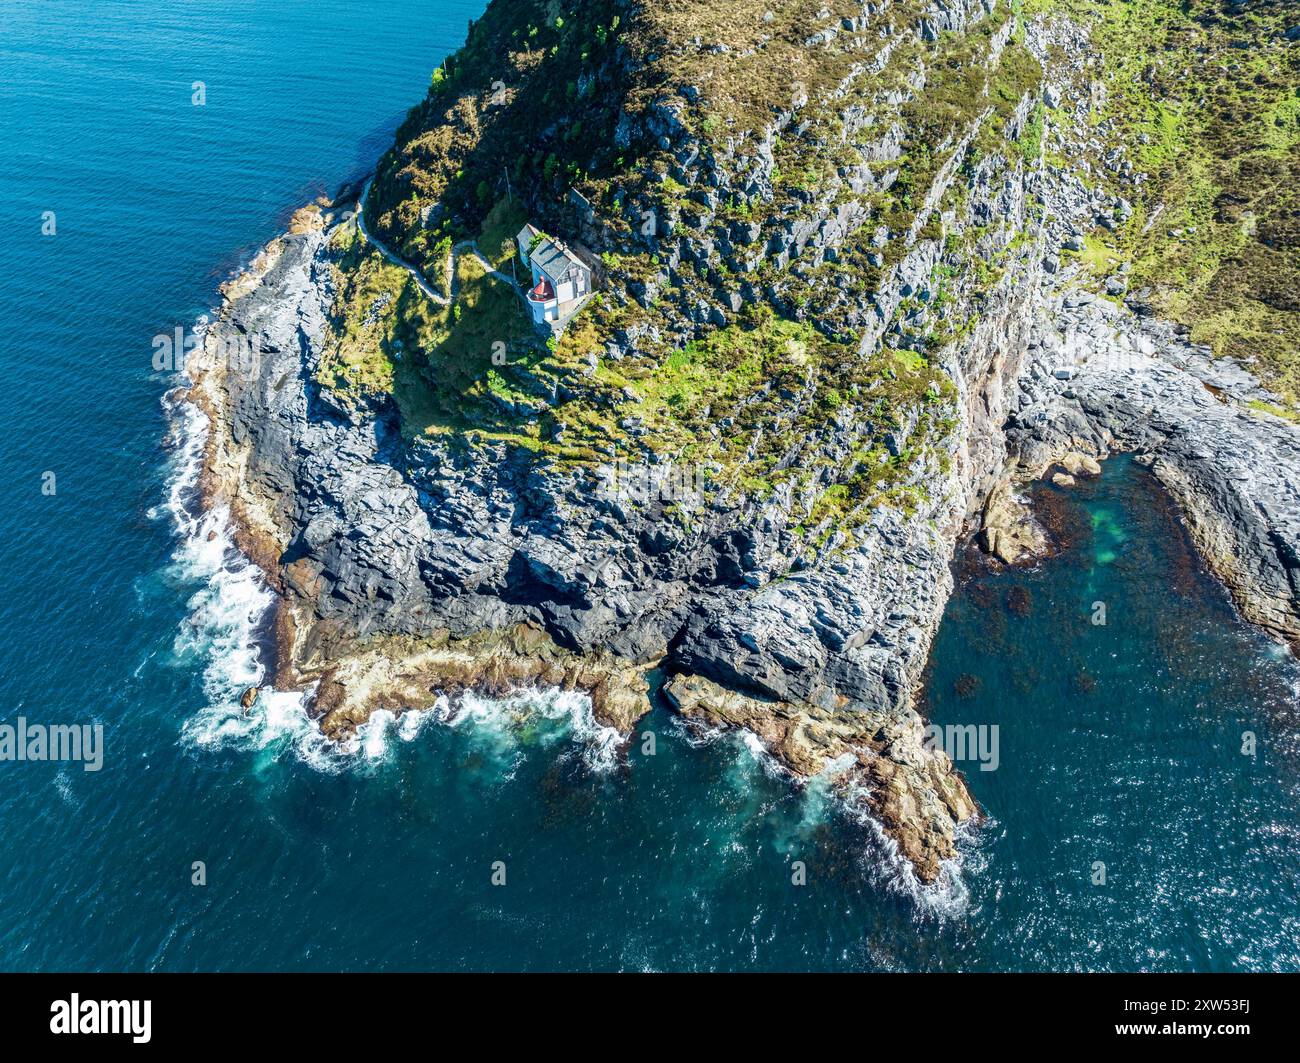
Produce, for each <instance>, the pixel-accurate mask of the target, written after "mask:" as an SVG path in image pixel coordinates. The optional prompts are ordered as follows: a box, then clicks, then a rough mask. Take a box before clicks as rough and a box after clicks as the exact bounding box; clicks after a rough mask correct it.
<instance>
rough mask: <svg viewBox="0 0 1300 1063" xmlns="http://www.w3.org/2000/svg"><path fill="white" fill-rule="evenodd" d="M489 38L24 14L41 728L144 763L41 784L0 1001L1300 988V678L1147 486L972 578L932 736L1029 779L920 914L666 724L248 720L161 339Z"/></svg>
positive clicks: (18, 772)
mask: <svg viewBox="0 0 1300 1063" xmlns="http://www.w3.org/2000/svg"><path fill="white" fill-rule="evenodd" d="M480 7H481V4H480V3H479V2H477V0H475V2H459V0H430V2H424V3H418V2H414V0H378V2H373V3H370V4H367V5H365V6H364V8H363V7H362V6H361V5H350V4H343V3H340V2H338V0H317V2H315V3H306V2H303V0H288V2H281V3H277V4H274V5H271V4H265V3H254V2H252V0H234V2H226V3H221V4H217V3H188V4H177V3H174V2H163V0H119V2H101V3H97V4H94V5H87V4H82V3H73V2H69V0H40V2H36V0H6V3H4V4H3V5H0V130H2V131H3V136H0V212H3V215H4V223H5V224H4V231H5V233H6V236H7V245H6V249H7V252H8V254H7V256H6V261H5V268H4V270H3V271H2V272H0V359H3V370H4V376H3V386H2V387H0V403H2V404H3V424H4V425H5V429H6V430H5V431H4V433H3V434H2V435H0V522H2V526H0V543H2V544H3V560H2V561H0V723H5V722H9V723H12V722H14V721H15V720H16V718H17V717H18V716H25V717H27V718H28V719H29V720H32V721H36V722H45V723H72V722H77V723H81V722H92V721H95V722H99V723H101V724H103V726H104V728H105V732H106V752H105V761H104V767H103V770H101V771H99V772H97V773H87V772H83V771H82V770H81V769H80V767H79V766H77V765H75V764H74V765H66V764H65V765H45V764H31V763H22V764H18V763H5V762H0V829H3V832H4V837H5V844H4V845H3V846H0V911H2V912H3V913H4V918H3V919H0V969H19V970H27V969H43V968H54V969H110V970H111V969H132V970H136V969H151V968H159V969H181V970H191V969H332V968H346V969H354V970H368V969H405V968H434V969H448V968H455V969H460V968H465V969H518V968H530V969H536V968H545V969H588V968H598V969H608V968H627V969H642V968H652V969H787V970H804V969H895V970H902V969H1007V968H1011V969H1018V968H1035V969H1037V968H1095V969H1107V968H1153V969H1165V968H1169V969H1186V968H1191V969H1211V968H1212V969H1222V968H1234V967H1242V968H1252V969H1254V968H1269V969H1288V970H1294V969H1298V968H1300V944H1298V941H1300V926H1298V925H1297V912H1298V911H1300V903H1298V902H1300V858H1298V857H1297V853H1300V844H1298V843H1300V793H1298V788H1300V780H1298V775H1300V753H1298V752H1297V747H1296V740H1295V735H1296V733H1297V723H1298V721H1297V711H1296V689H1297V687H1296V684H1297V682H1298V681H1300V674H1298V672H1297V669H1296V666H1295V665H1294V663H1293V662H1292V661H1291V660H1290V659H1289V658H1287V657H1285V656H1284V655H1283V654H1281V653H1279V652H1278V651H1277V650H1276V649H1275V647H1273V646H1271V645H1270V644H1269V643H1268V642H1267V641H1266V640H1264V639H1263V638H1261V637H1260V636H1259V635H1257V634H1256V633H1254V632H1252V631H1250V630H1249V629H1247V628H1246V627H1244V626H1243V625H1242V624H1240V623H1239V622H1238V621H1237V620H1236V619H1235V618H1234V616H1233V614H1232V612H1231V609H1230V607H1229V605H1228V603H1227V600H1226V597H1225V596H1224V595H1223V593H1222V592H1221V590H1219V589H1218V588H1217V587H1216V586H1215V585H1214V584H1213V583H1212V582H1211V581H1210V580H1208V579H1207V578H1206V577H1205V576H1204V574H1203V573H1202V572H1201V571H1200V570H1199V568H1198V567H1197V566H1196V564H1195V562H1194V559H1193V558H1192V556H1191V555H1190V553H1189V551H1188V548H1187V544H1186V540H1185V537H1184V536H1183V535H1182V532H1181V529H1180V528H1179V527H1178V525H1177V523H1176V521H1173V520H1172V519H1171V517H1170V515H1169V513H1168V510H1167V508H1166V507H1165V506H1164V504H1163V503H1162V501H1161V497H1160V496H1159V494H1158V493H1156V492H1154V490H1153V489H1152V487H1151V485H1150V483H1149V482H1148V480H1147V477H1146V474H1145V473H1144V472H1142V471H1141V470H1140V469H1137V468H1136V467H1134V466H1132V465H1131V464H1129V463H1127V462H1123V461H1119V462H1113V463H1110V465H1109V467H1108V469H1107V475H1106V477H1105V478H1104V480H1103V481H1101V482H1100V483H1097V484H1090V485H1084V486H1083V487H1081V488H1080V490H1079V491H1078V492H1076V493H1075V494H1074V495H1072V496H1070V498H1069V499H1067V500H1065V502H1064V506H1065V509H1064V513H1065V521H1066V523H1067V524H1068V525H1071V526H1072V527H1074V536H1073V539H1074V545H1073V546H1072V548H1071V549H1070V550H1069V551H1067V552H1066V553H1065V554H1064V555H1062V556H1061V557H1059V558H1057V559H1054V560H1052V561H1050V562H1047V563H1045V564H1044V565H1043V566H1041V567H1040V568H1039V569H1038V570H1036V571H1034V572H1031V573H1016V574H1006V573H1002V574H994V573H989V572H988V571H987V570H985V569H983V568H981V567H979V566H978V565H975V566H966V567H963V569H962V571H961V589H960V591H959V593H958V596H957V597H956V598H955V599H954V602H953V605H952V607H951V609H950V613H949V616H948V617H947V618H946V619H945V623H944V626H943V629H942V630H941V632H940V635H939V639H938V643H937V646H936V651H935V662H936V663H935V665H934V670H933V671H934V674H933V684H932V692H931V697H930V703H931V708H932V711H933V712H934V714H935V718H936V719H937V720H938V721H941V722H945V723H974V724H977V725H986V726H991V725H993V724H997V725H998V727H999V735H1000V765H999V768H998V770H997V771H993V772H980V771H978V770H975V771H971V772H970V773H969V778H970V782H971V787H972V790H973V791H974V793H975V795H976V796H977V798H978V799H979V800H980V801H981V803H982V804H983V806H984V807H985V809H986V810H987V811H988V812H989V815H990V819H989V821H988V822H987V823H986V824H985V825H984V826H983V827H982V828H980V829H979V830H977V831H975V832H973V833H972V835H971V837H970V838H969V839H967V840H966V841H965V842H964V845H965V851H964V856H963V861H962V867H961V868H960V870H959V871H958V872H957V873H956V874H955V875H954V876H953V877H952V879H951V881H950V882H949V883H948V885H947V887H946V888H945V889H942V890H935V891H931V892H929V893H927V894H924V895H921V896H917V895H915V893H914V891H912V890H911V889H910V888H909V887H908V886H907V884H906V882H905V879H904V878H903V877H901V876H900V875H899V873H898V871H897V869H896V867H895V866H894V865H893V863H892V862H891V861H890V859H889V858H888V857H887V854H885V853H884V852H883V850H882V849H881V847H880V845H879V844H878V843H877V842H876V841H875V839H874V834H873V832H872V830H871V829H870V827H869V826H867V825H864V824H861V823H858V822H856V821H854V820H853V819H852V817H850V816H849V815H847V814H846V813H845V812H844V811H842V810H840V809H839V808H838V807H837V806H836V805H835V804H834V802H833V801H830V800H828V799H827V798H826V796H825V792H824V790H823V789H822V788H821V787H818V786H814V787H811V788H809V789H807V790H805V791H801V792H797V791H794V790H792V789H791V788H790V786H789V785H787V783H786V782H785V781H784V780H782V779H780V778H776V777H774V776H772V775H770V774H769V772H768V771H767V769H766V768H765V767H764V765H763V763H762V759H761V757H758V756H756V755H754V754H753V753H751V752H750V750H749V748H748V747H747V746H746V744H745V743H744V742H743V741H741V740H739V739H737V738H734V737H727V738H721V739H715V740H713V741H707V742H706V741H700V740H698V739H693V738H691V737H690V736H688V735H686V734H685V733H684V732H683V731H682V730H681V729H680V727H679V726H678V725H677V724H676V723H675V722H674V721H672V720H671V719H670V718H669V717H668V716H667V715H666V714H665V713H664V712H663V710H662V709H659V710H656V712H655V714H654V715H653V716H652V717H651V718H650V720H649V721H648V722H647V724H646V725H645V726H646V727H648V728H649V729H651V730H653V731H655V732H656V733H657V735H658V737H659V742H658V750H657V753H656V755H655V756H654V757H648V756H644V755H642V753H641V751H640V748H639V747H634V748H633V749H632V750H631V751H630V753H629V754H628V755H627V757H626V760H625V761H624V760H623V759H621V758H617V757H611V751H610V750H609V749H606V748H604V747H602V745H601V738H602V736H601V735H600V733H599V731H598V729H596V728H594V727H593V726H592V725H591V722H590V718H589V714H587V713H586V712H585V709H584V706H583V704H582V703H581V701H564V700H557V699H542V698H538V699H534V700H533V702H531V703H526V704H520V705H514V706H512V705H500V704H494V703H478V704H476V706H475V707H474V711H472V712H469V713H467V714H466V715H465V716H463V717H461V718H460V720H459V721H458V722H457V724H456V725H455V726H447V725H445V724H443V723H440V722H438V721H436V720H433V719H425V720H424V721H422V722H421V723H420V724H419V725H418V726H410V725H407V726H406V727H403V728H393V727H389V728H384V727H380V726H376V727H375V728H373V729H372V731H371V732H370V733H369V734H368V735H367V736H366V741H365V742H364V743H363V748H361V749H360V750H358V751H356V752H354V753H351V754H343V755H341V754H337V753H332V752H331V751H330V750H328V749H326V748H324V747H322V745H321V744H320V743H319V742H318V741H315V740H314V739H313V736H312V734H311V732H310V730H309V729H307V728H306V726H305V724H304V721H303V720H302V717H301V714H300V713H298V712H297V709H296V705H295V703H294V701H293V699H292V698H285V697H279V698H269V699H266V700H265V701H264V702H263V703H262V704H261V705H260V707H259V710H258V712H257V713H256V714H255V716H254V718H253V719H252V720H251V721H245V720H243V719H242V718H241V717H239V716H238V714H237V713H236V712H233V711H232V710H231V706H230V699H231V697H232V696H233V693H234V692H236V691H237V690H238V689H239V688H240V687H241V685H243V684H244V683H246V682H248V681H251V680H252V679H253V678H255V676H256V667H257V662H256V659H255V658H254V657H253V656H252V655H251V654H250V651H249V650H248V648H247V642H248V634H249V631H250V629H251V626H252V625H253V624H254V623H255V621H256V613H257V608H258V605H259V603H260V602H262V601H264V600H265V599H264V595H263V594H262V592H260V591H259V590H258V588H257V587H256V586H255V585H254V583H253V582H252V581H251V579H250V577H249V574H248V573H247V571H246V570H245V568H244V566H242V565H241V564H240V563H239V560H238V559H237V558H236V557H234V556H233V555H231V554H229V553H226V552H225V551H224V549H223V546H222V543H221V542H220V541H218V542H216V543H214V544H209V543H207V541H206V536H205V535H203V534H191V535H190V536H189V537H182V536H178V533H177V528H178V520H179V522H180V524H181V526H182V528H186V530H188V531H189V532H191V533H193V532H199V533H201V532H203V531H204V530H205V528H194V527H193V526H186V525H185V518H184V512H183V510H182V509H178V508H177V507H176V505H175V502H176V500H177V499H178V498H183V496H184V493H185V492H184V488H185V469H186V464H185V459H186V453H185V450H184V448H183V447H182V448H179V449H178V448H177V447H175V446H168V447H165V446H164V439H165V437H167V436H168V435H169V433H170V434H171V435H172V436H173V437H177V436H180V437H182V438H183V436H184V433H183V428H184V425H183V424H181V425H178V424H176V423H175V422H171V423H169V420H168V418H167V417H166V416H165V414H164V410H163V407H162V405H161V401H160V400H161V397H162V394H163V391H164V389H165V388H166V386H167V385H168V384H169V383H170V381H167V380H164V379H162V378H161V377H159V376H158V375H157V374H155V373H154V372H153V371H152V369H151V366H150V360H151V357H152V353H153V351H152V346H151V340H152V338H153V337H154V336H155V335H157V334H158V333H160V332H169V331H171V330H172V329H174V328H177V327H185V326H187V325H189V324H190V322H192V321H193V320H194V319H195V317H196V316H197V315H198V314H200V313H202V312H203V311H205V310H206V309H207V308H209V307H210V306H211V305H212V304H213V303H214V301H215V295H214V293H215V286H216V284H217V283H218V282H219V281H220V280H221V279H222V278H223V277H225V276H226V275H227V274H228V273H229V271H230V270H231V269H233V268H235V267H237V266H238V265H239V263H240V262H241V261H244V260H245V259H246V258H247V257H248V256H249V255H250V254H251V253H252V252H253V251H255V250H256V249H257V248H258V247H259V246H260V245H261V244H263V243H264V242H265V241H266V240H267V239H269V238H270V237H271V236H272V235H274V234H275V233H276V231H277V230H278V229H279V228H280V227H281V226H282V225H283V223H284V221H285V220H286V218H287V216H288V214H289V212H290V211H291V210H292V209H293V208H294V207H295V206H297V205H299V204H301V203H302V202H304V201H305V200H307V199H308V198H310V197H312V196H314V195H317V194H319V193H321V192H329V191H332V190H333V189H334V188H335V187H337V186H338V185H339V184H340V183H341V182H343V181H344V180H347V179H351V178H354V177H357V176H358V175H360V174H362V173H363V172H364V171H365V170H366V169H367V168H368V167H369V166H370V165H371V164H372V162H373V161H374V159H375V158H376V157H377V156H378V154H379V153H380V151H381V150H382V149H383V147H384V145H385V144H386V142H387V138H388V136H389V135H390V133H391V130H392V129H393V128H394V127H395V125H396V124H397V122H398V121H399V120H400V118H401V117H402V115H403V114H404V113H405V110H406V108H407V107H409V106H410V105H411V104H413V103H414V102H415V101H416V100H417V99H418V98H419V96H420V94H421V93H422V92H423V89H424V87H425V85H426V84H427V81H428V77H429V72H430V71H431V70H432V68H433V67H434V66H435V65H436V64H437V62H438V61H439V60H440V59H441V58H442V57H443V55H445V54H446V53H447V52H448V51H450V50H451V49H453V48H454V47H456V46H457V45H458V44H459V42H460V40H461V39H462V38H463V35H464V30H465V24H466V21H467V20H468V19H469V18H470V17H473V16H474V15H476V14H477V13H478V10H479V8H480ZM195 81H203V82H204V83H205V85H206V92H207V102H206V104H205V106H202V107H195V106H193V105H192V103H191V93H192V84H193V82H195ZM45 211H54V212H55V215H56V223H57V235H55V236H43V235H42V233H41V225H42V217H43V213H44V212H45ZM46 472H53V473H55V474H56V476H57V493H56V494H54V495H53V496H48V495H44V494H43V493H42V490H41V488H42V477H43V474H44V473H46ZM1013 587H1022V588H1024V589H1025V590H1026V591H1027V592H1028V595H1027V597H1012V589H1013ZM1098 600H1101V601H1105V602H1106V603H1107V605H1108V617H1107V619H1108V622H1107V624H1106V625H1105V626H1104V627H1100V626H1094V625H1092V624H1091V623H1090V622H1089V618H1090V616H1091V612H1090V610H1091V606H1092V603H1093V602H1095V601H1098ZM1246 730H1250V731H1252V732H1253V733H1254V734H1255V735H1256V737H1257V752H1256V755H1255V756H1254V757H1253V758H1251V757H1245V756H1243V755H1242V754H1241V753H1240V745H1241V734H1242V732H1243V731H1246ZM611 761H612V762H613V763H612V766H611ZM793 860H802V861H804V862H805V863H806V865H807V867H808V874H809V881H808V885H806V886H803V887H794V886H792V885H791V883H790V864H791V862H792V861H793ZM195 861H203V862H204V864H205V865H206V873H207V884H206V885H203V886H196V885H193V884H192V883H191V876H192V870H191V869H192V865H193V863H194V862H195ZM494 861H501V862H503V863H504V865H505V868H506V884H505V885H504V886H493V885H492V884H491V875H492V865H493V863H494ZM1096 861H1103V862H1104V863H1105V864H1106V868H1107V883H1106V885H1104V886H1094V885H1092V883H1091V881H1090V876H1091V875H1092V868H1093V865H1094V862H1096Z"/></svg>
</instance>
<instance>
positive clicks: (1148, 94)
mask: <svg viewBox="0 0 1300 1063" xmlns="http://www.w3.org/2000/svg"><path fill="white" fill-rule="evenodd" d="M1031 2H1036V3H1037V5H1038V6H1039V7H1053V8H1055V9H1058V10H1059V9H1064V10H1066V11H1069V12H1070V13H1072V14H1075V15H1076V16H1077V17H1079V18H1080V20H1081V21H1083V22H1085V24H1088V25H1090V26H1091V27H1092V33H1093V39H1094V42H1095V43H1096V44H1097V45H1098V46H1099V47H1100V49H1101V51H1102V52H1103V54H1104V55H1105V57H1106V61H1105V68H1104V72H1103V74H1102V80H1103V83H1104V86H1105V96H1104V102H1103V103H1102V104H1101V107H1100V109H1099V112H1098V118H1100V117H1102V116H1105V117H1109V118H1112V119H1114V120H1115V121H1116V123H1117V124H1118V127H1119V130H1120V135H1121V137H1122V138H1123V140H1124V142H1125V144H1126V146H1127V147H1128V149H1129V152H1130V156H1131V158H1132V159H1133V160H1134V163H1135V165H1136V166H1137V168H1138V169H1139V170H1140V171H1142V172H1145V173H1148V174H1150V176H1151V180H1150V182H1149V183H1148V184H1147V186H1146V187H1145V189H1144V190H1143V193H1142V194H1141V196H1140V197H1139V198H1138V199H1137V200H1136V201H1135V203H1134V206H1135V208H1136V210H1135V213H1134V217H1133V219H1132V221H1131V222H1130V223H1129V224H1128V225H1127V226H1125V227H1124V228H1123V229H1122V230H1121V231H1120V232H1119V233H1118V234H1115V235H1111V234H1107V233H1105V232H1102V231H1099V232H1097V233H1094V234H1092V236H1091V237H1090V239H1089V248H1088V251H1087V257H1088V258H1089V260H1090V261H1091V262H1092V263H1093V264H1094V265H1095V266H1096V267H1097V269H1098V270H1099V271H1108V270H1109V269H1110V268H1111V266H1112V265H1113V264H1114V263H1115V262H1118V261H1124V260H1127V261H1130V262H1131V263H1132V288H1133V289H1134V290H1141V289H1148V290H1149V291H1150V293H1151V302H1152V304H1153V306H1154V307H1155V308H1156V309H1157V311H1158V312H1159V313H1160V314H1161V315H1163V316H1167V317H1169V318H1171V319H1173V320H1175V321H1178V322H1181V323H1183V324H1185V325H1187V326H1189V327H1190V329H1191V333H1192V337H1193V339H1194V340H1195V341H1197V342H1201V343H1206V344H1209V345H1210V346H1212V347H1213V349H1214V351H1215V353H1216V354H1219V355H1227V356H1232V357H1236V358H1239V359H1242V360H1243V361H1245V362H1247V363H1249V364H1250V365H1251V366H1252V367H1253V368H1254V369H1255V370H1256V372H1258V373H1259V374H1260V375H1262V376H1263V378H1264V379H1265V380H1266V381H1267V382H1268V383H1269V384H1271V385H1272V386H1273V387H1274V388H1275V389H1277V390H1278V391H1279V392H1280V393H1281V394H1282V395H1284V396H1285V397H1286V399H1287V401H1289V402H1290V403H1293V404H1294V403H1295V402H1296V401H1297V399H1298V398H1300V43H1292V42H1287V41H1285V40H1284V39H1283V31H1284V30H1285V29H1287V28H1289V27H1290V26H1293V25H1296V24H1300V11H1298V10H1297V9H1296V7H1295V5H1294V4H1292V3H1289V2H1288V0H1247V3H1246V6H1245V7H1243V8H1240V9H1238V8H1234V7H1232V6H1231V5H1229V4H1228V3H1225V2H1221V0H1112V2H1110V3H1102V2H1098V0H1050V2H1048V0H1031ZM1096 161H1097V160H1093V162H1094V164H1095V162H1096ZM1116 191H1120V190H1119V189H1116ZM1128 194H1131V193H1128ZM1157 212H1158V213H1157Z"/></svg>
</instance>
